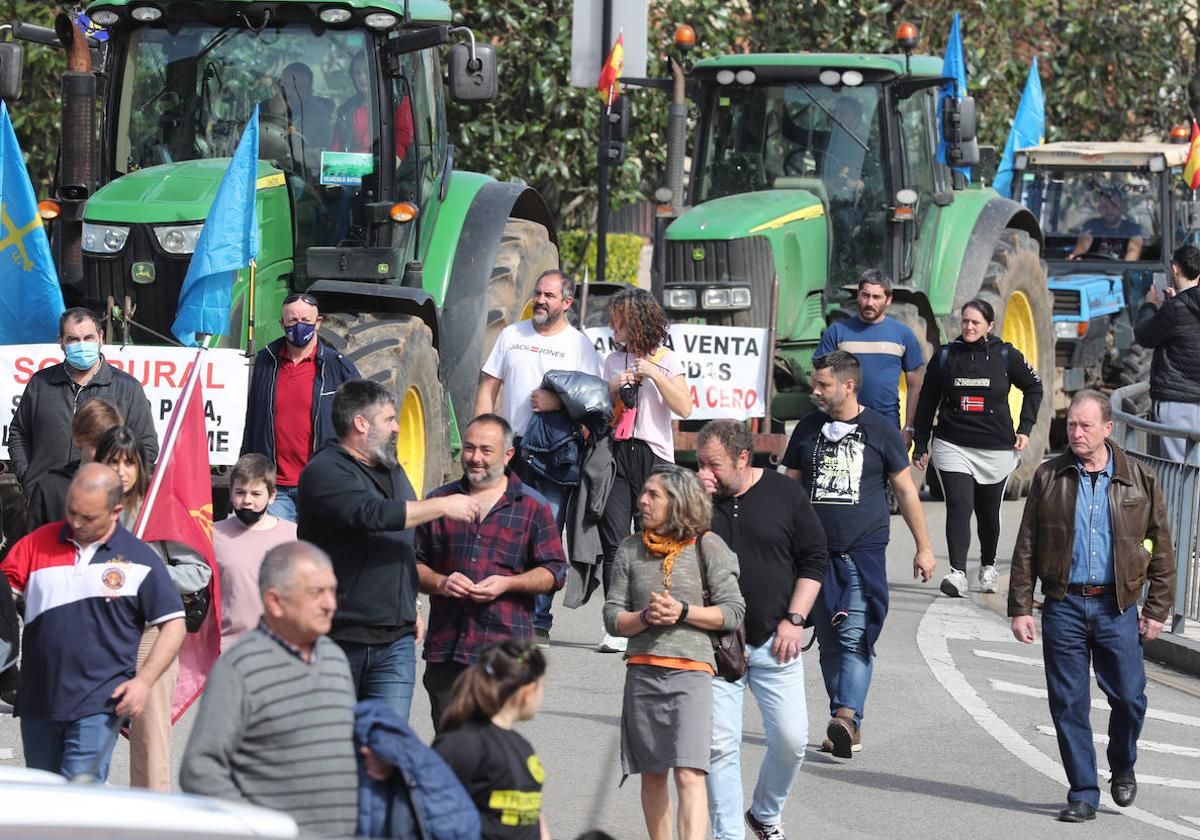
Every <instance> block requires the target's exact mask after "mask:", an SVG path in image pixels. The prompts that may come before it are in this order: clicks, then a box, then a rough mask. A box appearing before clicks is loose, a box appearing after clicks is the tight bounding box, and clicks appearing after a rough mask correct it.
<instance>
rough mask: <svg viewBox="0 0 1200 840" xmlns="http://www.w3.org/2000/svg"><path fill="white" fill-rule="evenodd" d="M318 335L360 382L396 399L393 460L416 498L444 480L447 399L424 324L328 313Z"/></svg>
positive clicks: (400, 317)
mask: <svg viewBox="0 0 1200 840" xmlns="http://www.w3.org/2000/svg"><path fill="white" fill-rule="evenodd" d="M321 336H322V337H324V338H325V339H327V340H328V341H329V343H330V344H331V345H333V347H334V348H336V349H337V350H338V351H339V352H340V353H342V354H343V355H344V356H345V357H346V358H347V359H349V360H350V361H352V362H353V363H354V366H355V367H356V368H358V372H359V373H360V374H361V375H362V378H363V379H371V380H374V381H375V382H378V383H379V384H380V385H383V386H384V387H386V388H387V389H388V390H389V391H391V392H392V394H394V395H395V398H396V422H397V423H398V424H399V425H400V434H399V435H398V436H397V438H396V457H397V460H399V462H400V464H401V466H403V467H404V472H405V473H406V474H407V475H408V480H409V481H410V482H411V483H412V486H413V489H415V490H416V491H417V493H418V494H419V495H420V496H422V497H423V496H424V495H425V494H426V493H428V492H429V491H430V490H432V489H433V488H435V487H438V486H439V485H441V484H442V483H444V482H445V480H446V476H447V475H448V473H449V468H450V437H449V435H450V426H449V420H448V418H447V412H446V396H445V391H444V390H443V389H442V384H441V382H440V381H439V380H438V351H437V350H435V349H433V333H432V332H430V330H429V327H428V326H427V325H426V324H425V322H423V321H421V320H420V319H418V318H413V317H410V316H407V315H346V314H341V313H333V314H326V315H325V316H324V322H323V323H322V325H321Z"/></svg>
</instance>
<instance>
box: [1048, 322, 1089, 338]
mask: <svg viewBox="0 0 1200 840" xmlns="http://www.w3.org/2000/svg"><path fill="white" fill-rule="evenodd" d="M1086 333H1087V323H1085V322H1080V321H1055V322H1054V337H1055V338H1083V336H1084V335H1085V334H1086Z"/></svg>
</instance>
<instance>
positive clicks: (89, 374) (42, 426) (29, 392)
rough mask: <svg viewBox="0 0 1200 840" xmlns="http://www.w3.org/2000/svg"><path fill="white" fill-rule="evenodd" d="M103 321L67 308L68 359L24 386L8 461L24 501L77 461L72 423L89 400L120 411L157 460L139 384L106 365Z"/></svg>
mask: <svg viewBox="0 0 1200 840" xmlns="http://www.w3.org/2000/svg"><path fill="white" fill-rule="evenodd" d="M101 343H102V341H101V337H100V319H99V318H98V317H96V314H95V313H94V312H92V311H91V310H88V309H82V308H79V307H76V308H73V309H68V310H67V311H66V312H64V313H63V314H62V317H60V318H59V319H58V344H59V346H60V347H62V349H63V354H64V355H65V356H66V359H65V360H64V361H63V363H62V364H61V365H54V366H52V367H48V368H43V369H42V370H39V371H38V372H37V373H35V374H34V375H33V376H32V377H31V378H30V380H29V384H28V385H26V386H25V393H23V394H22V395H21V402H20V403H19V404H18V405H17V411H16V414H15V415H14V416H13V420H12V426H11V428H10V429H9V439H8V457H9V461H10V463H11V465H12V470H13V473H14V474H15V475H16V476H17V480H18V481H20V482H21V489H22V491H23V492H24V494H25V498H29V494H30V493H31V492H33V485H34V484H35V483H36V482H37V480H38V479H39V478H41V477H42V476H43V475H45V474H46V473H48V472H49V471H50V470H52V469H54V468H56V467H63V466H66V465H67V464H68V463H70V462H71V461H77V460H79V449H78V448H77V447H76V446H75V444H74V443H72V441H71V420H72V419H73V418H74V417H75V412H76V411H78V410H79V407H80V406H81V405H83V404H84V403H86V402H87V401H89V400H94V399H104V400H106V401H108V402H109V403H110V404H111V405H113V406H114V407H115V408H116V409H117V411H119V412H121V417H123V418H124V419H125V425H126V426H128V427H129V428H130V429H131V430H132V431H133V433H134V434H135V435H137V437H138V440H139V441H140V442H141V446H142V454H143V455H145V456H146V463H147V464H152V463H154V461H155V459H157V458H158V433H157V432H156V431H155V430H154V420H153V418H152V417H151V414H150V401H149V400H147V399H146V393H145V392H144V391H143V390H142V386H141V384H140V383H139V382H138V381H137V380H136V379H134V378H133V377H132V376H130V375H129V374H127V373H125V372H124V371H122V370H118V369H116V368H114V367H113V366H112V365H110V364H108V362H107V361H106V360H105V358H104V355H103V354H102V353H101V352H100V346H101Z"/></svg>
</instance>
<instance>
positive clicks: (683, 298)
mask: <svg viewBox="0 0 1200 840" xmlns="http://www.w3.org/2000/svg"><path fill="white" fill-rule="evenodd" d="M663 303H664V304H665V305H666V307H667V309H695V308H696V290H695V289H667V290H666V291H665V292H664V293H663Z"/></svg>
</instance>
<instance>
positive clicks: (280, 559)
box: [258, 540, 333, 598]
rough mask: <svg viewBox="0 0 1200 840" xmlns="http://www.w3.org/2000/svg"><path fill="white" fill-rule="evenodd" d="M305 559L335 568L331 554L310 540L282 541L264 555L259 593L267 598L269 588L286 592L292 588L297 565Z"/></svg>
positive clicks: (259, 576)
mask: <svg viewBox="0 0 1200 840" xmlns="http://www.w3.org/2000/svg"><path fill="white" fill-rule="evenodd" d="M304 561H308V562H309V563H313V564H315V565H317V566H320V567H321V568H324V569H332V568H333V562H332V561H331V560H330V559H329V555H328V554H326V553H325V552H324V551H322V550H321V549H320V548H318V547H317V546H315V545H313V544H312V543H310V542H305V541H304V540H295V541H293V542H285V543H280V544H279V545H277V546H275V547H274V548H272V549H271V550H270V551H268V552H267V553H266V554H265V555H264V556H263V561H262V566H260V567H259V569H258V594H259V595H260V596H261V597H263V598H266V596H267V590H268V589H274V590H276V591H278V592H283V593H286V592H287V591H288V590H289V589H291V588H292V582H293V581H294V579H295V577H296V566H297V565H299V564H300V563H302V562H304Z"/></svg>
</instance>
